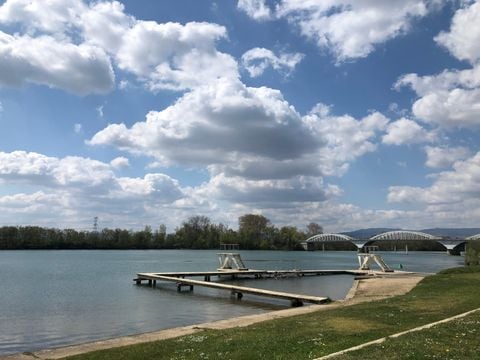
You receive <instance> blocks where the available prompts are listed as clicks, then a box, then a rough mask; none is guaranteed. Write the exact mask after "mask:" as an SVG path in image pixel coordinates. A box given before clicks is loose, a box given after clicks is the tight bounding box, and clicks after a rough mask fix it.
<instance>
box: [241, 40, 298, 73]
mask: <svg viewBox="0 0 480 360" xmlns="http://www.w3.org/2000/svg"><path fill="white" fill-rule="evenodd" d="M303 57H304V55H303V54H299V53H294V54H289V53H280V54H279V55H278V56H277V55H275V54H274V53H273V51H271V50H268V49H265V48H258V47H257V48H253V49H250V50H248V51H247V52H245V53H244V54H243V55H242V65H243V67H244V68H245V69H246V70H247V71H248V73H249V75H250V76H251V77H257V76H260V75H262V74H263V72H264V71H265V70H266V69H267V68H268V67H270V66H271V67H272V68H273V69H275V70H277V71H279V72H282V73H284V74H286V75H289V74H290V73H291V72H292V71H293V70H294V69H295V66H297V64H298V63H299V62H300V61H302V59H303Z"/></svg>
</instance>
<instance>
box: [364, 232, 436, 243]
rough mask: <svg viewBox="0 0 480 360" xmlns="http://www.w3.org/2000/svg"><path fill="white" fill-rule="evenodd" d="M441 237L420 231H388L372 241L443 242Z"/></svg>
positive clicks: (372, 238)
mask: <svg viewBox="0 0 480 360" xmlns="http://www.w3.org/2000/svg"><path fill="white" fill-rule="evenodd" d="M441 239H442V238H441V237H438V236H434V235H430V234H426V233H423V232H420V231H388V232H385V233H382V234H378V235H375V236H372V237H371V238H370V240H371V241H376V240H393V241H395V240H441Z"/></svg>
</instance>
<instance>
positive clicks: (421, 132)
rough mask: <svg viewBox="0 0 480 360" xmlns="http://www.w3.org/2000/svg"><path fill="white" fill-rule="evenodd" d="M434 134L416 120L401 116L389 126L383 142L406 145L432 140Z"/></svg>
mask: <svg viewBox="0 0 480 360" xmlns="http://www.w3.org/2000/svg"><path fill="white" fill-rule="evenodd" d="M432 140H433V135H432V134H430V133H428V132H427V131H426V130H425V129H424V128H422V127H421V126H420V125H418V124H417V123H416V122H415V121H413V120H409V119H406V118H401V119H399V120H397V121H394V122H392V123H390V124H388V126H387V130H386V134H385V135H384V136H383V138H382V142H383V143H384V144H387V145H404V144H418V143H424V142H430V141H432Z"/></svg>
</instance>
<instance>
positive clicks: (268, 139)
mask: <svg viewBox="0 0 480 360" xmlns="http://www.w3.org/2000/svg"><path fill="white" fill-rule="evenodd" d="M387 122H388V119H386V118H385V117H384V116H383V115H381V114H379V113H373V114H371V115H368V116H366V117H365V118H363V119H361V120H357V119H355V118H353V117H351V116H348V115H344V116H333V115H331V114H330V113H329V111H328V109H326V107H325V106H323V105H318V106H316V107H315V109H314V110H312V111H311V112H310V113H309V114H308V115H307V116H303V117H302V116H301V115H300V114H298V113H297V112H296V111H295V109H294V108H293V107H292V106H291V105H290V104H289V103H288V102H287V101H286V100H285V99H284V98H283V97H282V95H281V93H280V92H279V91H277V90H273V89H269V88H265V87H262V88H250V87H247V86H245V85H244V84H242V83H241V82H239V81H226V80H225V79H224V80H221V81H218V82H217V83H215V84H214V86H213V84H209V85H208V86H204V87H200V88H197V89H195V90H194V91H192V92H190V93H187V94H185V95H184V96H183V97H182V98H181V99H179V100H178V101H177V102H176V103H175V104H174V105H172V106H170V107H168V108H166V109H164V110H163V111H159V112H154V111H152V112H150V113H149V114H148V115H147V118H146V120H145V121H144V122H138V123H136V124H134V125H133V126H132V127H131V128H127V127H126V126H125V125H124V124H111V125H109V126H108V127H106V128H105V129H103V130H101V131H100V132H98V133H97V134H95V135H94V136H93V137H92V139H91V140H90V141H89V142H88V143H89V144H90V145H110V146H115V147H117V148H119V149H121V150H124V151H129V152H131V153H134V154H144V155H149V156H152V157H155V158H156V159H157V160H158V161H161V162H162V163H164V164H181V165H187V166H208V168H209V170H210V171H211V172H212V173H213V174H218V173H223V172H224V173H228V174H230V175H232V176H240V175H243V176H248V177H249V178H252V179H253V178H256V179H260V178H266V179H272V178H281V177H292V176H295V175H305V174H309V175H314V174H317V175H320V174H322V173H324V174H341V173H343V172H344V171H345V170H346V167H347V166H348V162H350V161H353V160H354V159H356V158H357V157H359V156H362V155H363V154H365V153H367V152H370V151H374V150H375V148H376V145H375V143H374V142H372V140H373V141H375V137H376V135H377V133H378V132H379V131H381V130H383V129H384V128H385V126H386V124H387Z"/></svg>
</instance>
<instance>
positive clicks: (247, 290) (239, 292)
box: [135, 272, 330, 306]
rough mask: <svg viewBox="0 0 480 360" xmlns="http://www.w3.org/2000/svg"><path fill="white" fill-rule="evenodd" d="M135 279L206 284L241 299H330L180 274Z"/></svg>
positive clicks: (297, 303)
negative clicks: (255, 297) (259, 297)
mask: <svg viewBox="0 0 480 360" xmlns="http://www.w3.org/2000/svg"><path fill="white" fill-rule="evenodd" d="M222 273H223V272H222ZM202 275H204V276H207V275H205V273H202ZM199 276H201V275H199ZM135 280H136V281H137V284H138V283H141V281H142V280H148V281H149V284H152V282H153V284H155V283H156V281H157V280H158V281H160V280H163V281H170V282H175V283H177V286H178V288H179V289H181V287H182V286H183V285H188V286H190V289H193V286H194V285H198V286H204V287H209V288H215V289H222V290H228V291H230V292H231V293H232V294H234V295H236V296H237V298H239V299H241V298H242V297H243V294H252V295H259V296H267V297H273V298H279V299H286V300H290V301H291V304H292V306H302V305H303V303H304V302H309V303H314V304H321V303H325V302H329V301H330V299H329V298H328V297H320V296H310V295H301V294H294V293H287V292H281V291H272V290H264V289H257V288H251V287H246V286H236V285H231V284H222V283H218V282H211V281H200V280H192V279H185V278H180V277H178V276H166V275H160V274H155V273H140V274H138V278H137V279H135Z"/></svg>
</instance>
